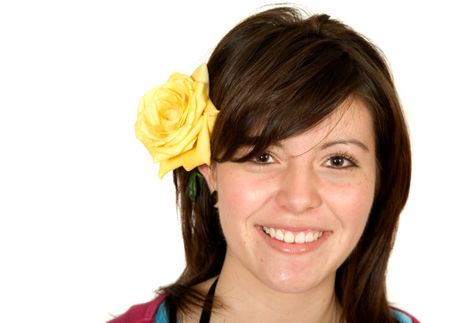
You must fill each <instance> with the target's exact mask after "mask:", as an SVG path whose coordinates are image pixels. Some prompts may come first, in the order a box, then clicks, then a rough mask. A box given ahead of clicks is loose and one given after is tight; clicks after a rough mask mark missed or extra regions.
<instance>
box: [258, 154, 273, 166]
mask: <svg viewBox="0 0 450 323" xmlns="http://www.w3.org/2000/svg"><path fill="white" fill-rule="evenodd" d="M254 161H255V162H256V163H258V164H270V163H272V162H273V157H272V156H271V155H270V154H269V153H263V154H261V155H259V156H256V157H255V158H254Z"/></svg>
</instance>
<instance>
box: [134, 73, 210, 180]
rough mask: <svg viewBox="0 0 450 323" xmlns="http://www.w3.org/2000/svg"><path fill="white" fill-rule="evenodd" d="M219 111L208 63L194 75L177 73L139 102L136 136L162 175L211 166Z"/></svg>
mask: <svg viewBox="0 0 450 323" xmlns="http://www.w3.org/2000/svg"><path fill="white" fill-rule="evenodd" d="M218 113H219V111H218V110H217V109H216V107H215V106H214V104H213V103H212V102H211V100H210V98H209V76H208V68H207V66H206V64H202V65H200V66H199V67H198V68H197V69H196V70H195V71H194V73H193V74H192V75H191V76H188V75H184V74H180V73H177V72H174V73H173V74H172V75H171V76H170V78H169V80H168V81H167V82H166V83H165V84H163V85H160V86H158V87H155V88H153V89H152V90H150V91H148V92H147V93H146V94H145V95H144V96H143V97H142V99H141V101H140V103H139V109H138V116H137V121H136V126H135V129H136V136H137V138H138V139H139V140H140V141H142V143H143V144H144V146H145V147H146V148H147V150H148V151H149V152H150V154H151V156H152V158H153V161H154V162H155V163H159V164H160V166H159V172H158V175H159V177H160V178H162V177H163V176H164V175H165V174H167V173H168V172H169V171H171V170H174V169H176V168H178V167H181V166H182V167H184V169H185V170H187V171H190V170H192V169H194V168H195V167H197V166H200V165H202V164H207V165H209V164H210V163H211V147H210V146H211V144H210V137H211V133H212V129H213V127H214V123H215V120H216V117H217V114H218Z"/></svg>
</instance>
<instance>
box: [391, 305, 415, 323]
mask: <svg viewBox="0 0 450 323" xmlns="http://www.w3.org/2000/svg"><path fill="white" fill-rule="evenodd" d="M391 314H392V317H393V318H395V319H396V320H397V321H398V322H399V323H412V322H413V320H412V319H411V318H410V317H409V316H407V315H406V314H405V313H402V312H400V311H398V310H396V309H395V308H391Z"/></svg>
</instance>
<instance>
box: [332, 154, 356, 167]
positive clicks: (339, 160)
mask: <svg viewBox="0 0 450 323" xmlns="http://www.w3.org/2000/svg"><path fill="white" fill-rule="evenodd" d="M326 166H328V167H331V168H349V167H353V166H356V163H355V162H354V161H353V160H352V159H351V158H349V157H345V156H341V155H336V156H331V157H330V158H329V159H328V160H327V162H326Z"/></svg>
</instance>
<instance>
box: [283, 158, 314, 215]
mask: <svg viewBox="0 0 450 323" xmlns="http://www.w3.org/2000/svg"><path fill="white" fill-rule="evenodd" d="M318 185H319V178H317V174H315V172H314V169H313V166H312V165H298V164H296V165H291V166H289V167H288V168H287V169H286V170H285V172H284V174H283V176H282V179H281V180H280V184H279V189H278V193H277V201H278V203H279V205H280V206H281V207H283V208H284V209H286V210H288V211H289V212H292V213H293V214H301V213H304V212H306V211H308V210H311V209H314V208H317V207H318V206H320V204H321V203H322V200H321V196H320V192H319V187H318Z"/></svg>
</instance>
